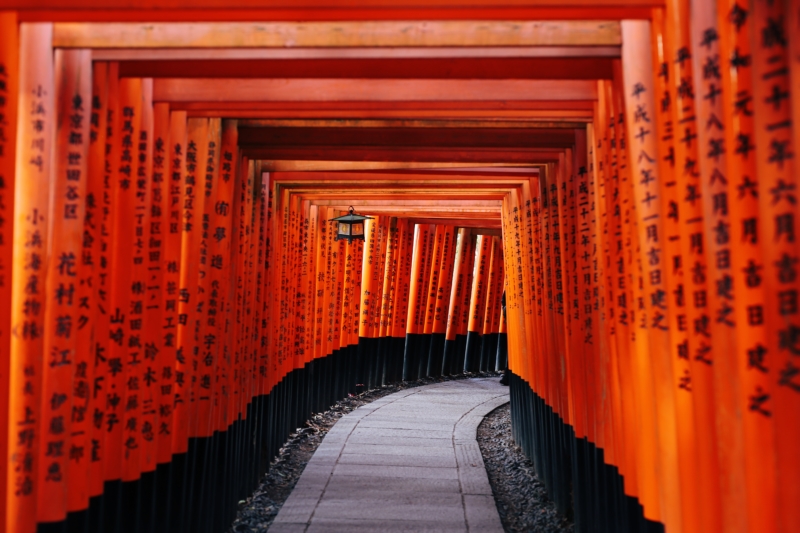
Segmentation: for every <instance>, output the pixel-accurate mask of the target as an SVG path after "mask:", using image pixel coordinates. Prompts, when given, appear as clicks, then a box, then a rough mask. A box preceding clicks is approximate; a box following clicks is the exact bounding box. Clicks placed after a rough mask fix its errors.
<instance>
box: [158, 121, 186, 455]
mask: <svg viewBox="0 0 800 533" xmlns="http://www.w3.org/2000/svg"><path fill="white" fill-rule="evenodd" d="M169 141H170V143H169V152H168V153H169V156H170V159H169V171H170V173H169V217H168V220H169V230H168V237H167V241H168V245H166V246H165V250H164V251H165V257H164V259H165V261H166V263H167V271H166V273H165V275H164V287H165V295H164V315H163V325H162V329H163V338H164V349H165V350H166V351H167V354H168V356H170V355H171V357H169V359H168V360H167V361H166V363H165V366H163V367H162V368H161V379H162V383H161V403H160V405H161V406H167V407H165V408H164V410H163V412H160V413H159V414H160V416H161V419H160V422H159V432H161V431H165V432H167V433H166V434H167V435H170V436H171V439H167V438H164V439H163V440H160V441H159V446H158V455H159V462H161V463H166V462H169V461H171V460H172V454H173V453H180V449H181V445H180V441H179V439H178V436H177V433H178V424H177V419H176V417H175V411H176V405H178V409H179V410H185V405H184V404H183V403H181V404H177V403H176V401H177V400H178V399H180V400H181V402H183V399H184V397H183V395H182V394H183V388H182V385H183V383H184V382H185V380H184V378H183V375H181V376H180V378H181V381H180V382H179V381H178V372H184V370H183V368H184V366H185V363H183V362H181V361H180V360H178V357H177V356H178V347H179V341H178V325H179V323H180V322H179V300H180V286H181V281H180V276H181V268H182V266H181V265H182V263H183V247H182V236H183V194H184V179H185V174H186V147H187V133H186V112H185V111H172V112H170V116H169ZM169 245H171V246H169ZM181 356H182V352H181ZM179 395H181V396H179ZM159 411H161V407H159ZM162 419H163V420H162ZM162 424H168V425H167V426H166V427H165V426H164V425H162ZM167 440H171V441H172V442H171V445H167Z"/></svg>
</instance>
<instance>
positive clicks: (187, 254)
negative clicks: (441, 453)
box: [0, 0, 800, 533]
mask: <svg viewBox="0 0 800 533" xmlns="http://www.w3.org/2000/svg"><path fill="white" fill-rule="evenodd" d="M28 4H29V3H28V2H20V1H18V0H0V178H1V179H0V187H1V188H0V211H1V212H2V215H0V268H1V269H2V272H0V274H1V276H0V281H1V282H2V283H0V362H2V366H0V406H2V409H0V431H2V436H0V450H2V456H3V457H5V458H6V460H5V461H2V462H0V477H1V478H2V479H3V480H4V484H3V485H2V486H3V487H4V489H3V493H2V494H3V497H2V498H0V513H2V515H0V518H1V519H2V520H3V522H4V524H5V530H7V531H9V532H15V533H16V532H32V531H35V530H37V528H38V529H40V530H42V531H51V530H52V531H73V530H74V531H156V530H164V531H181V530H183V531H222V530H224V529H225V528H227V527H228V524H229V523H230V520H231V517H232V512H235V507H236V502H237V501H238V500H239V499H241V498H243V497H244V496H246V495H247V494H248V493H249V491H250V490H252V488H253V487H254V485H255V482H256V481H257V479H258V477H259V476H260V475H261V474H262V473H263V472H264V471H265V469H266V468H267V466H268V463H269V461H270V460H271V458H272V457H273V456H274V455H275V453H276V452H277V450H278V449H279V448H280V446H281V443H282V442H284V441H285V439H286V437H287V436H288V435H289V434H290V433H291V431H292V430H293V428H295V427H297V425H298V424H300V423H301V422H302V421H303V420H305V419H306V418H307V416H308V415H309V413H311V412H312V411H317V410H320V409H325V408H326V407H327V406H328V405H330V404H331V403H332V402H333V401H335V400H336V399H337V398H340V397H342V396H344V395H345V394H347V393H351V392H356V391H357V390H361V389H362V388H363V387H370V386H376V385H380V384H383V383H386V382H390V381H396V380H399V379H403V378H404V377H405V378H407V379H415V378H417V377H419V376H422V375H433V376H437V375H441V374H457V373H461V372H463V371H465V370H466V371H476V370H481V369H484V370H485V369H489V368H494V366H495V365H496V364H499V365H500V366H501V367H502V365H503V364H504V354H505V350H506V346H507V354H508V362H509V366H510V368H511V369H512V371H513V375H514V378H513V380H512V412H513V418H514V431H515V438H516V440H517V441H518V442H519V443H520V444H521V446H522V447H523V448H524V449H525V451H526V453H527V454H528V455H529V456H530V457H531V458H532V459H533V460H534V462H535V463H536V467H537V471H538V472H539V474H540V476H541V477H542V478H543V479H544V480H545V482H546V484H547V487H548V491H549V493H550V495H551V496H552V498H553V499H554V500H555V501H556V502H557V504H558V505H559V507H560V509H561V510H562V511H563V512H569V510H570V509H572V511H573V512H574V516H575V521H576V527H577V529H578V530H580V531H661V530H665V531H668V532H670V533H672V532H680V531H683V532H700V531H702V532H706V531H726V532H727V531H731V532H759V533H760V532H768V533H771V532H781V533H784V532H794V531H798V530H800V506H798V505H797V502H798V501H800V488H799V487H800V484H798V483H797V478H798V475H799V474H800V459H799V458H798V454H797V450H798V447H799V446H800V322H798V316H797V315H798V297H797V291H798V288H799V287H798V284H800V278H799V277H798V275H797V269H798V242H797V240H796V234H797V232H798V231H799V229H798V227H797V225H798V223H799V222H800V221H798V220H797V218H796V216H795V215H796V212H797V190H796V185H797V184H796V173H795V172H794V167H793V165H794V162H795V154H796V153H797V152H798V145H799V144H800V143H798V139H799V138H800V136H798V135H797V133H796V132H795V127H794V126H793V124H794V122H793V118H794V116H795V115H796V114H797V113H798V110H800V105H797V99H795V98H794V95H793V92H792V88H793V87H794V86H796V85H797V84H798V80H800V77H799V76H798V72H800V68H798V66H797V65H796V58H797V57H800V54H798V53H797V52H798V49H797V47H798V39H797V35H799V34H800V32H798V30H800V28H798V27H797V23H798V21H800V17H799V16H798V6H797V5H795V4H796V2H791V1H788V0H787V1H780V0H778V1H768V0H752V1H750V2H744V1H743V0H716V1H715V0H697V1H694V0H691V1H690V0H667V1H666V2H658V1H645V0H633V1H630V0H622V1H619V0H618V1H616V2H613V3H611V2H595V1H593V2H583V1H581V0H572V1H570V2H567V3H564V2H560V3H555V2H547V1H546V0H519V1H513V2H507V3H506V4H505V5H503V6H494V5H491V3H484V2H481V1H480V0H471V1H467V2H451V1H449V0H442V1H440V2H438V3H436V4H431V3H430V2H417V1H415V0H405V1H403V2H400V3H393V4H391V5H389V4H387V3H382V2H377V1H376V2H356V1H353V2H346V3H326V2H317V3H314V2H311V1H310V0H308V1H307V0H301V1H295V2H292V3H285V4H284V3H281V2H279V1H275V2H268V3H267V4H268V5H263V3H255V2H253V3H248V2H239V3H238V4H237V5H236V6H231V5H228V4H230V2H228V3H223V2H219V1H218V0H202V1H200V2H192V3H191V5H189V3H188V2H186V1H185V0H168V1H167V2H162V3H160V4H159V5H158V6H155V5H150V4H145V5H142V6H139V5H134V4H133V3H131V4H127V3H123V2H112V3H111V4H109V3H108V2H95V1H94V0H77V1H74V2H59V1H57V0H41V1H40V2H38V3H37V5H35V6H33V5H28ZM795 92H797V91H795ZM351 205H352V206H354V208H355V209H356V210H357V211H358V212H359V213H364V214H368V215H370V216H372V217H374V219H373V220H371V221H369V222H368V224H367V226H366V233H367V238H366V240H365V242H364V243H359V242H353V243H346V242H344V241H334V238H333V237H334V234H333V231H332V230H333V226H332V225H331V224H330V223H329V220H330V219H331V218H334V217H335V216H338V215H340V214H342V213H343V212H344V211H346V210H347V208H348V207H349V206H351ZM503 294H504V295H505V303H506V306H505V307H506V313H505V314H503V313H501V305H500V301H501V298H502V296H503Z"/></svg>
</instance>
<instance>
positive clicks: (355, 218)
mask: <svg viewBox="0 0 800 533" xmlns="http://www.w3.org/2000/svg"><path fill="white" fill-rule="evenodd" d="M374 218H375V217H368V216H366V215H358V214H356V213H355V209H353V206H352V205H351V206H350V212H349V213H348V214H346V215H342V216H340V217H336V218H332V219H330V222H345V223H347V222H350V223H353V222H361V221H362V220H367V219H369V220H373V219H374Z"/></svg>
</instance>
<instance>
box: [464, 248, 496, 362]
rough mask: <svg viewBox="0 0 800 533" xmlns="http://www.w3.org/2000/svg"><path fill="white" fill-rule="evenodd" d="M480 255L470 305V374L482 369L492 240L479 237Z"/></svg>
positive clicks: (468, 338) (468, 342)
mask: <svg viewBox="0 0 800 533" xmlns="http://www.w3.org/2000/svg"><path fill="white" fill-rule="evenodd" d="M476 246H477V248H478V255H477V257H476V258H475V269H474V272H475V273H474V274H473V280H472V291H471V295H470V303H469V326H468V329H467V345H466V354H465V362H464V368H465V370H466V371H468V372H477V371H478V370H479V369H480V348H481V326H482V325H483V311H484V302H485V298H486V282H487V279H488V276H489V266H490V265H489V261H490V257H489V254H490V252H491V238H490V237H487V236H485V235H478V242H477V245H476Z"/></svg>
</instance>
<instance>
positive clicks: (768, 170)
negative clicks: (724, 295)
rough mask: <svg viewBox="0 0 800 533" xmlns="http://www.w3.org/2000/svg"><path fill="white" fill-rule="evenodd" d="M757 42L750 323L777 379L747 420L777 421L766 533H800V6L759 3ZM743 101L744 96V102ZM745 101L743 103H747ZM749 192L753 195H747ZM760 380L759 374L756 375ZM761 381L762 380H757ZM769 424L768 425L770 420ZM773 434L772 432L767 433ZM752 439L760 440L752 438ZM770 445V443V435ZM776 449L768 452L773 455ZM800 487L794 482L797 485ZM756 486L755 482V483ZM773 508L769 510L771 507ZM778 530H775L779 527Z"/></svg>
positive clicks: (757, 391)
mask: <svg viewBox="0 0 800 533" xmlns="http://www.w3.org/2000/svg"><path fill="white" fill-rule="evenodd" d="M751 6H752V9H751V11H750V14H749V16H750V17H752V23H751V24H752V25H751V26H750V28H751V33H750V39H751V50H752V68H753V71H752V81H753V90H752V100H749V101H746V102H744V104H742V105H746V104H751V107H750V108H748V109H749V110H751V112H752V113H753V118H754V136H753V144H754V145H755V150H754V151H753V152H752V155H753V156H754V157H755V161H756V176H757V179H756V181H757V183H758V214H759V217H758V219H757V222H755V221H754V222H752V223H755V224H757V226H758V229H757V232H758V233H757V236H756V238H757V239H758V240H759V241H760V243H761V254H760V255H759V259H758V262H757V263H756V264H755V265H756V266H755V269H754V270H755V273H756V274H757V277H761V276H763V279H760V280H759V281H758V284H759V285H760V288H761V290H763V291H764V305H763V307H761V308H750V309H748V311H749V312H750V313H752V315H751V317H752V318H751V320H753V321H754V322H756V323H763V327H764V328H765V330H766V341H767V342H766V343H765V344H764V345H763V347H760V346H754V347H753V349H754V352H753V359H755V360H753V359H751V360H750V361H751V362H753V363H760V364H759V366H762V367H765V368H767V369H769V372H772V371H774V372H775V374H776V375H775V376H774V377H773V378H772V380H770V381H771V383H770V384H769V385H767V386H762V385H761V384H760V383H747V387H746V388H745V390H744V391H743V394H744V395H745V396H746V398H747V412H746V415H745V416H746V417H762V418H765V419H771V422H772V428H773V429H772V430H773V431H774V439H775V440H774V448H773V450H774V452H773V453H774V454H775V461H774V464H775V473H776V481H777V486H774V485H772V483H771V480H768V479H764V481H768V482H770V485H764V486H762V487H761V490H762V491H763V493H764V496H763V497H767V493H769V492H771V491H774V492H773V494H774V495H775V500H776V504H777V505H776V516H775V518H774V522H773V520H772V519H771V518H772V517H770V516H769V515H767V514H766V509H765V510H764V511H765V512H764V515H763V516H762V518H763V521H762V523H760V524H758V527H759V530H760V531H766V532H770V531H773V528H774V530H775V531H780V532H785V531H792V529H796V528H797V527H800V512H798V510H797V505H796V502H797V500H796V499H793V498H797V497H798V494H800V492H799V491H800V489H798V487H797V482H796V476H797V472H800V459H798V457H797V449H798V446H800V424H798V423H797V421H798V407H799V406H800V401H798V400H800V393H799V392H798V383H799V382H800V379H798V378H797V376H798V374H799V373H800V364H798V361H797V359H798V356H800V335H798V332H800V306H798V297H797V295H798V290H800V276H798V275H797V266H796V263H797V261H798V259H797V240H796V239H797V233H798V231H800V226H798V224H800V217H798V216H797V198H796V190H797V185H798V179H797V167H796V166H795V164H794V161H795V159H796V158H797V157H798V156H797V154H794V153H792V150H791V147H792V143H793V138H792V133H793V131H794V130H793V128H796V127H797V126H796V125H792V122H791V121H792V109H791V108H792V106H791V99H790V98H789V96H790V92H791V83H790V75H789V65H790V55H789V51H788V49H787V42H786V33H785V27H783V26H782V24H783V22H782V21H786V20H790V19H791V18H792V17H796V16H797V11H796V6H795V7H793V8H792V9H791V10H790V9H789V6H788V4H787V3H785V2H767V1H766V0H764V1H757V2H754V3H753V4H751ZM737 96H740V94H737ZM740 97H741V96H740ZM745 190H747V189H746V188H745ZM750 370H752V372H753V373H756V371H758V370H759V369H758V368H752V369H750ZM753 381H755V379H753ZM764 422H767V421H766V420H764ZM768 431H769V430H767V432H768ZM748 438H758V437H755V436H754V437H750V436H748ZM763 438H765V439H766V438H767V435H764V436H763ZM767 450H769V448H766V449H763V448H762V450H761V452H762V454H769V453H770V452H769V451H767ZM793 478H794V479H795V481H794V482H793V481H792V479H793ZM748 481H749V480H748ZM771 485H772V486H771ZM767 505H769V504H767ZM773 524H774V525H773Z"/></svg>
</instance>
